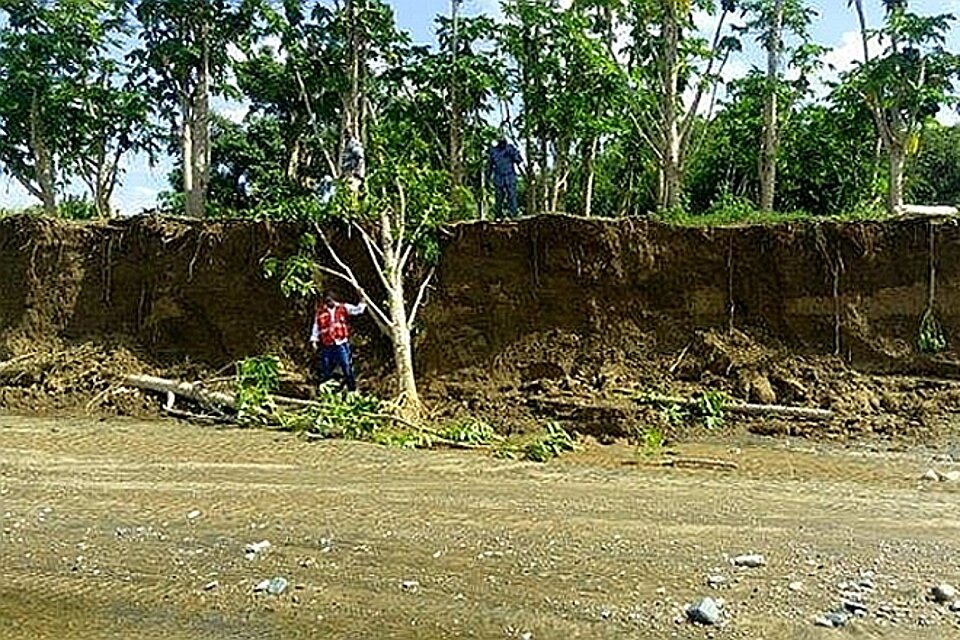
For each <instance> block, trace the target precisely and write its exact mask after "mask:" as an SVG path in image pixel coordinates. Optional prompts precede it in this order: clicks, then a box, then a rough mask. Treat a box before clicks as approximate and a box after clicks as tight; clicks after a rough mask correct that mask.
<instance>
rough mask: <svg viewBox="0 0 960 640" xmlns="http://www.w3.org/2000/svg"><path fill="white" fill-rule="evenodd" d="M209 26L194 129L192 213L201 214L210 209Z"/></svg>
mask: <svg viewBox="0 0 960 640" xmlns="http://www.w3.org/2000/svg"><path fill="white" fill-rule="evenodd" d="M208 31H209V28H208V26H204V29H203V42H202V46H203V62H202V66H201V68H200V74H199V75H200V77H199V79H198V83H197V85H198V86H197V92H196V95H195V98H194V99H195V107H194V114H193V115H194V130H193V172H194V177H193V190H194V195H193V199H192V200H193V210H192V211H189V212H188V215H190V216H193V217H197V218H201V217H203V216H204V215H206V212H207V189H208V187H209V185H210V49H209V45H208V42H209V37H208V34H207V32H208Z"/></svg>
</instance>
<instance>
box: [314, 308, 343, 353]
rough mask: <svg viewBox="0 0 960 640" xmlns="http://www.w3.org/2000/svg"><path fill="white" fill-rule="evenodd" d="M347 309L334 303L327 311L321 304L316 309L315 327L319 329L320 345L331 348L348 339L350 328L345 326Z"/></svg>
mask: <svg viewBox="0 0 960 640" xmlns="http://www.w3.org/2000/svg"><path fill="white" fill-rule="evenodd" d="M347 315H348V314H347V308H346V307H345V306H344V305H343V303H340V302H338V303H336V304H335V305H334V306H333V309H328V308H327V307H326V306H325V305H323V304H322V303H321V304H320V305H319V306H318V307H317V326H318V327H319V328H320V344H322V345H323V346H325V347H331V346H333V345H335V344H337V343H338V342H343V341H345V340H348V339H349V338H350V326H349V325H348V324H347Z"/></svg>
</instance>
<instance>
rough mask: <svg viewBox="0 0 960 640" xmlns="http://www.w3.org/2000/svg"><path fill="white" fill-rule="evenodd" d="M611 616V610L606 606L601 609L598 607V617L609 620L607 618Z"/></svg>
mask: <svg viewBox="0 0 960 640" xmlns="http://www.w3.org/2000/svg"><path fill="white" fill-rule="evenodd" d="M612 617H613V611H611V610H610V609H608V608H607V607H603V608H602V609H600V618H601V619H603V620H609V619H610V618H612Z"/></svg>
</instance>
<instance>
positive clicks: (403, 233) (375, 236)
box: [317, 154, 450, 423]
mask: <svg viewBox="0 0 960 640" xmlns="http://www.w3.org/2000/svg"><path fill="white" fill-rule="evenodd" d="M378 158H379V161H378V162H377V163H376V168H375V169H374V170H373V171H372V172H371V174H370V175H369V177H368V180H367V183H366V195H365V197H364V198H363V199H361V200H359V201H357V200H352V203H349V204H348V205H347V208H346V209H345V210H343V211H344V212H345V213H346V220H347V224H348V225H349V226H350V228H351V229H353V230H354V231H356V232H357V233H358V234H359V235H360V237H361V238H362V240H363V244H364V246H365V247H366V249H367V253H368V256H369V258H370V261H371V263H372V265H373V267H374V271H375V272H376V275H377V278H378V280H379V285H380V286H382V289H383V291H384V294H385V297H386V300H385V301H384V302H383V303H382V304H381V303H378V301H377V300H376V299H374V297H373V296H371V295H370V293H369V292H368V291H367V289H366V288H364V287H362V283H361V282H360V281H359V280H358V279H357V276H356V275H355V273H354V271H353V269H352V268H351V266H350V265H348V264H347V263H346V262H345V261H344V260H343V259H342V258H341V257H340V255H339V254H338V253H337V251H336V250H335V249H334V248H333V246H332V244H331V243H330V242H329V240H328V239H327V236H326V234H325V233H324V231H323V229H322V228H320V227H319V226H318V228H317V230H318V233H319V234H320V237H321V238H322V239H323V244H324V246H325V247H326V249H327V251H328V253H329V255H330V257H331V259H332V261H333V263H334V266H326V265H321V266H320V269H321V270H322V271H323V272H324V273H327V274H330V275H332V276H334V277H337V278H340V279H342V280H344V281H346V282H348V283H349V284H351V285H352V286H353V287H354V288H356V289H357V290H358V291H360V292H361V295H362V296H363V300H364V302H366V303H367V305H368V307H369V308H370V311H371V313H372V316H373V319H374V321H375V322H376V324H377V326H378V327H379V328H380V330H381V331H382V332H383V333H384V334H385V335H386V336H387V338H388V339H389V340H390V344H391V347H392V351H393V360H394V370H395V376H396V377H395V380H396V383H397V389H398V391H399V401H398V408H399V412H400V414H401V415H402V417H404V418H406V419H407V420H409V421H411V422H414V423H417V422H419V420H420V419H421V417H422V410H423V407H422V403H421V401H420V395H419V392H418V390H417V381H416V371H415V368H414V346H413V327H414V326H415V323H416V321H417V316H418V314H419V312H420V309H421V307H422V305H423V303H424V300H425V296H426V293H427V288H428V286H429V285H430V281H431V280H432V278H433V269H432V268H428V269H427V271H426V273H425V274H422V267H421V268H420V269H418V266H417V265H415V264H414V263H415V254H416V252H417V249H418V246H420V247H421V248H422V247H423V246H424V243H425V242H426V246H430V235H429V234H430V233H431V232H432V231H433V230H434V229H435V227H436V226H438V225H439V224H441V223H442V222H443V221H444V220H445V219H446V217H447V216H448V215H449V211H450V200H449V198H448V197H446V195H445V194H444V191H445V189H444V185H445V184H446V183H448V180H449V178H448V176H447V174H446V173H445V172H440V171H436V170H432V169H428V168H423V167H421V166H419V165H417V164H416V163H410V162H409V161H406V160H404V159H402V158H391V159H385V156H383V155H380V154H378ZM426 258H427V260H428V259H429V255H428V256H426ZM416 273H421V283H420V286H419V288H418V289H417V293H416V295H415V297H414V298H413V301H412V302H411V301H410V300H409V299H408V287H407V281H408V278H410V277H411V276H412V275H414V274H416Z"/></svg>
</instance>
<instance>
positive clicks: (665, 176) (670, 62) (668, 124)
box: [658, 2, 681, 209]
mask: <svg viewBox="0 0 960 640" xmlns="http://www.w3.org/2000/svg"><path fill="white" fill-rule="evenodd" d="M665 4H666V7H665V9H664V14H663V22H662V25H661V26H662V35H663V54H662V57H661V62H660V64H661V70H660V71H661V73H662V74H663V75H662V81H663V92H662V93H661V103H660V104H661V111H662V117H663V148H662V149H661V167H660V185H659V186H660V194H659V196H660V197H659V203H658V204H659V206H660V208H661V209H673V208H675V207H677V206H678V205H679V204H680V179H681V178H680V126H679V116H678V113H677V106H678V93H679V85H680V65H679V57H680V24H679V19H678V16H677V7H676V6H675V5H674V3H672V2H667V3H665Z"/></svg>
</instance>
